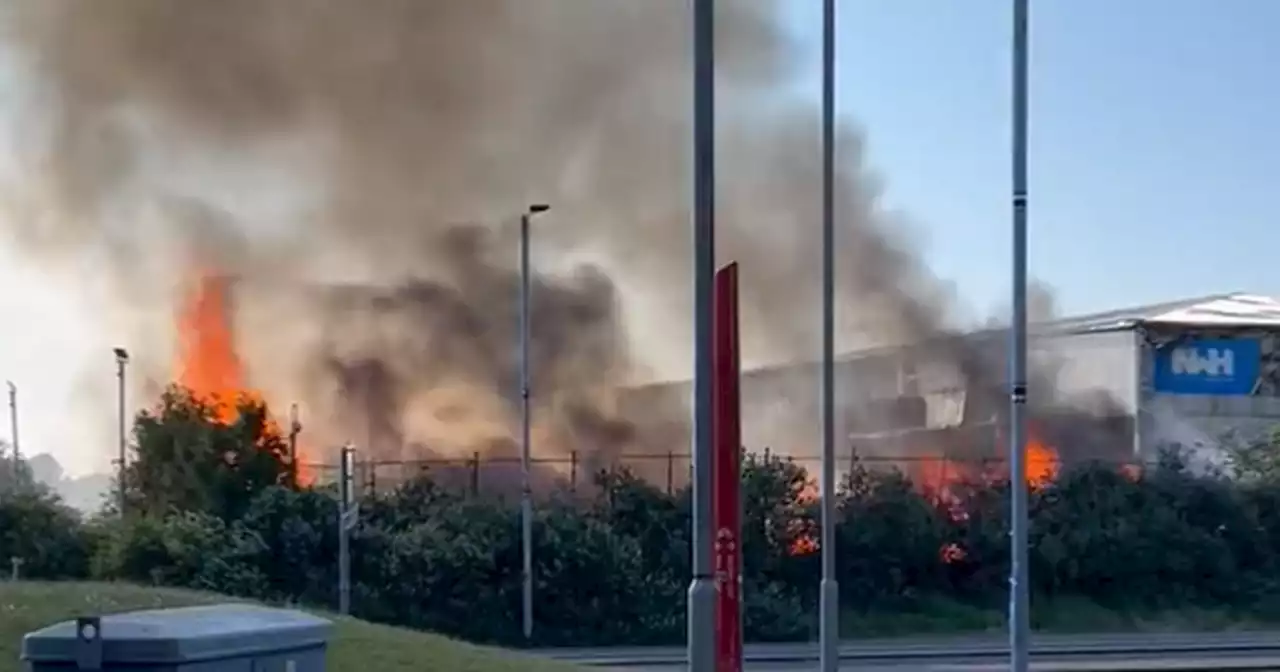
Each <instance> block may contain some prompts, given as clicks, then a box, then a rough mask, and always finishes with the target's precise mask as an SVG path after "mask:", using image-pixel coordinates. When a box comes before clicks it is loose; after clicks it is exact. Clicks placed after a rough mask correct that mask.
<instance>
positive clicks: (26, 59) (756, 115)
mask: <svg viewBox="0 0 1280 672" xmlns="http://www.w3.org/2000/svg"><path fill="white" fill-rule="evenodd" d="M783 3H785V0H778V1H777V2H766V1H764V0H756V1H752V0H739V1H722V2H720V3H719V5H720V10H719V11H720V15H719V17H718V44H717V49H718V59H719V60H718V68H719V78H720V81H719V84H718V87H719V91H720V94H719V95H720V99H719V105H718V107H719V115H720V118H719V124H720V131H719V142H720V149H719V152H720V171H719V176H718V177H719V181H720V186H719V203H718V217H719V225H720V232H719V246H720V256H721V258H723V259H726V260H728V259H735V260H737V261H739V262H740V263H741V268H742V277H743V283H744V284H743V287H742V300H743V302H744V306H743V320H744V324H743V329H744V339H745V347H746V351H747V352H746V355H747V359H748V360H750V361H754V362H765V361H788V360H794V359H797V358H809V357H812V356H813V354H814V353H816V344H817V342H818V340H817V333H816V327H817V325H818V324H819V321H818V319H817V317H818V312H817V310H818V303H817V302H818V298H819V294H818V287H819V284H818V276H817V269H818V267H819V265H818V263H817V262H818V259H819V249H818V243H819V236H818V223H819V215H820V212H819V209H818V208H819V204H820V199H819V191H818V190H819V188H820V179H819V161H818V159H819V151H818V149H819V140H820V138H819V135H818V124H817V121H818V118H817V114H816V110H815V109H814V108H813V106H811V105H809V104H807V103H802V102H793V101H790V100H789V99H788V98H787V97H786V95H785V94H784V93H783V90H784V89H785V87H787V86H788V85H789V83H790V82H791V81H792V80H793V78H794V77H795V75H796V74H797V73H796V62H795V55H796V53H797V49H796V45H795V44H792V43H791V42H790V41H789V39H788V38H787V36H786V35H785V34H784V33H783V32H782V31H781V29H780V28H779V27H778V26H777V14H778V12H779V10H780V8H781V5H782V4H783ZM687 4H688V3H687V2H686V1H685V0H643V1H636V0H536V1H534V0H432V1H429V2H427V1H423V0H361V1H360V2H352V1H350V0H315V1H313V2H306V3H299V2H296V1H295V0H217V1H216V2H213V1H210V2H186V3H175V2H173V1H172V0H112V1H111V2H101V1H93V0H15V2H14V4H13V5H12V6H11V8H10V9H9V10H7V11H8V12H9V14H10V15H9V16H7V17H5V18H6V19H8V21H7V25H9V26H10V30H9V32H8V33H7V34H6V35H5V37H6V39H7V42H8V44H9V45H10V46H12V47H13V48H14V49H13V50H14V53H15V54H16V56H17V58H18V59H19V60H20V61H21V63H22V64H23V65H24V66H25V68H26V69H27V71H28V72H29V73H30V75H31V76H30V81H31V82H33V87H32V92H33V94H34V95H37V96H39V100H41V101H42V103H43V105H44V107H43V108H42V109H43V110H44V111H45V112H46V116H45V117H44V118H43V120H42V121H41V122H40V124H38V125H35V126H33V127H32V128H31V129H29V130H31V131H32V133H33V135H32V137H39V138H42V139H43V141H44V144H43V145H41V148H40V151H39V152H37V154H38V157H39V158H38V159H36V160H33V161H32V162H31V165H30V169H31V170H30V172H29V173H28V182H27V183H25V184H23V185H20V186H21V189H20V190H19V191H20V192H21V193H22V198H23V199H25V202H27V203H28V204H30V209H31V212H33V213H39V216H32V217H29V218H25V219H21V220H17V221H15V224H16V225H17V226H18V227H20V228H19V232H18V233H19V236H20V238H21V239H22V240H23V241H25V242H26V243H27V244H28V249H29V250H30V251H34V252H39V253H41V254H45V255H47V258H48V259H49V260H50V263H53V261H54V260H63V261H71V260H77V259H83V258H84V257H85V255H92V256H93V257H94V258H95V259H98V260H103V259H105V260H106V263H107V265H108V267H109V268H110V269H111V271H112V273H111V282H112V283H113V284H112V287H113V288H114V290H115V291H114V297H115V305H116V306H117V308H118V309H119V311H121V313H122V314H123V313H125V312H127V314H128V315H130V316H131V318H130V319H133V321H134V323H135V325H136V326H137V329H136V331H135V337H136V338H137V339H139V341H140V342H139V343H138V344H137V345H136V346H135V349H136V350H137V351H139V352H141V353H147V352H151V353H166V354H164V355H163V357H164V358H167V357H168V354H167V353H168V351H169V349H170V348H171V345H169V344H171V343H172V342H173V339H174V334H173V333H172V332H171V331H167V332H166V331H165V330H163V329H157V328H156V324H157V320H156V319H155V318H154V317H149V318H147V319H146V320H142V319H141V318H139V317H138V316H139V315H147V316H154V315H164V314H169V313H170V311H172V308H173V301H174V297H175V296H178V295H179V291H180V288H181V287H182V286H184V284H185V283H188V282H190V281H191V280H192V278H191V275H192V273H193V270H192V269H194V268H196V267H200V268H216V269H218V270H219V272H222V273H227V274H230V275H234V276H236V277H237V278H238V279H239V282H238V284H237V290H236V299H237V305H238V309H237V312H236V325H235V328H236V333H237V337H238V339H239V343H240V348H241V350H242V354H243V355H244V357H245V359H246V361H247V365H248V369H249V371H248V374H249V377H250V380H251V382H252V384H253V385H255V386H257V387H260V388H262V389H264V390H265V391H266V392H267V393H268V397H269V398H271V399H274V400H277V401H278V402H279V401H291V400H299V401H301V402H303V403H304V405H305V407H306V408H307V409H308V417H310V418H312V420H311V421H310V422H309V423H308V428H309V429H308V431H309V432H311V431H314V432H315V433H313V434H309V436H313V437H320V439H313V440H321V439H322V440H323V442H325V445H334V443H336V442H338V441H341V440H345V439H353V440H355V441H357V443H367V444H369V445H373V446H375V449H376V451H377V452H378V453H381V454H387V455H392V454H395V453H397V452H398V451H400V449H401V447H402V446H404V445H409V444H420V445H425V446H427V449H428V450H432V451H436V452H444V453H451V454H455V455H457V454H463V453H465V454H469V453H470V451H472V450H495V451H502V450H509V449H510V448H509V445H510V440H511V436H512V432H511V427H512V425H513V420H514V419H515V417H516V416H515V415H514V410H515V408H516V406H515V403H514V402H515V401H516V399H515V392H516V390H517V388H516V350H515V345H514V344H515V338H514V334H515V331H514V329H515V324H516V321H515V318H516V304H515V298H516V287H517V275H516V268H515V261H516V258H517V257H516V238H515V229H514V223H515V222H514V218H515V216H516V215H517V213H519V212H520V211H522V210H523V209H524V208H525V207H526V206H527V204H529V203H532V202H549V203H551V204H552V211H551V212H550V213H548V214H546V215H544V216H542V217H541V218H540V219H539V220H537V221H536V222H535V228H534V232H535V234H534V237H535V250H534V258H535V263H536V265H537V269H538V273H537V279H536V283H535V294H536V302H535V304H534V308H533V312H534V335H535V344H534V353H535V358H534V361H533V371H534V375H535V391H536V394H537V395H538V396H536V399H537V403H538V406H539V408H538V411H539V418H540V421H539V426H538V430H537V431H538V436H539V438H540V444H539V445H540V446H548V444H550V446H549V447H548V448H546V449H542V450H557V451H563V450H566V449H568V448H569V447H578V448H581V449H584V450H596V449H598V450H611V451H617V450H621V449H622V448H623V447H625V446H626V444H627V443H628V442H630V441H631V439H632V438H633V437H634V435H635V433H636V432H642V431H644V429H645V426H646V424H647V423H649V422H650V421H654V420H657V419H655V418H647V417H634V416H626V417H619V416H618V415H617V413H616V410H615V409H613V408H612V407H611V404H610V403H609V401H608V397H609V395H607V394H604V393H602V390H608V389H611V388H613V387H616V386H618V385H620V384H624V383H630V382H634V381H637V380H642V379H645V378H675V377H684V376H687V372H688V371H689V370H690V367H689V362H690V351H689V343H690V339H691V331H690V324H689V323H690V320H689V319H688V318H689V315H690V312H691V305H690V295H689V294H690V290H689V286H690V285H689V275H690V270H689V259H690V249H689V239H690V236H689V221H690V213H689V209H690V207H689V206H690V200H691V199H690V194H689V191H688V185H689V184H690V179H689V167H690V161H689V158H690V150H689V145H688V143H689V135H690V115H689V112H690V109H691V105H690V96H691V86H690V69H689V67H688V64H689V62H690V58H689V56H690V53H689V45H690V37H689V36H690V26H689V25H688V20H689V11H688V9H687ZM839 152H840V154H839V156H840V163H841V166H842V169H841V174H840V175H839V176H838V206H837V207H838V219H839V222H840V227H841V228H840V231H839V233H838V236H839V241H840V245H839V251H838V260H837V264H838V268H839V278H838V287H839V296H840V306H839V321H840V326H841V334H840V341H841V345H842V347H854V346H860V345H869V344H882V343H893V342H900V341H916V340H919V339H921V338H925V337H929V336H933V335H938V334H941V333H943V332H944V331H945V329H944V324H945V321H946V316H947V296H946V293H945V292H944V291H943V290H942V289H941V288H940V287H941V285H940V284H939V283H937V282H935V281H934V280H933V278H932V277H931V276H930V275H929V274H928V273H927V272H926V270H925V269H923V268H922V267H921V266H920V264H919V261H918V259H917V258H916V257H915V256H914V254H913V253H912V251H911V249H910V246H909V245H906V244H905V243H904V241H899V240H895V239H894V238H893V237H892V236H890V235H888V233H887V231H888V230H890V229H891V228H893V224H894V223H893V222H892V221H889V220H888V218H887V217H886V216H885V215H884V214H883V213H881V212H879V211H878V210H877V205H876V191H875V187H874V184H873V182H872V181H871V180H869V179H867V177H866V176H865V175H864V174H863V172H862V171H863V166H862V156H861V152H862V150H861V145H860V141H859V139H858V137H857V136H856V135H855V134H853V133H852V132H850V131H849V130H847V129H846V130H845V131H843V132H842V137H841V145H840V149H839ZM947 347H951V346H947ZM945 359H949V360H950V361H951V363H952V364H953V365H954V366H955V367H956V368H958V369H959V370H960V371H961V372H963V373H964V374H965V376H966V377H968V378H969V379H971V380H978V381H983V382H982V383H981V384H980V385H979V387H980V388H982V389H987V388H990V389H992V390H994V389H995V388H996V387H997V386H995V385H994V381H995V380H996V379H998V378H999V377H1000V375H1001V374H1002V371H1001V370H1000V369H992V368H991V367H990V366H989V361H979V358H977V357H976V356H973V355H972V353H969V352H966V351H964V350H963V349H962V348H960V347H959V346H955V351H954V352H948V353H946V355H945ZM153 360H154V361H152V362H151V365H152V367H153V369H152V370H153V372H154V375H155V376H156V377H158V378H161V379H167V377H168V376H169V375H171V372H169V371H168V367H170V365H171V363H172V362H171V360H169V359H163V361H162V357H161V356H153ZM814 389H816V385H815V387H814ZM984 394H985V392H984ZM813 426H815V425H809V426H806V427H802V428H800V429H799V430H798V431H800V432H803V433H805V434H808V433H809V432H810V431H811V429H812V427H813ZM747 438H748V440H750V439H751V437H747ZM673 448H675V449H677V450H678V449H680V447H679V446H674V447H673Z"/></svg>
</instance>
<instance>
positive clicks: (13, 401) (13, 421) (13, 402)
mask: <svg viewBox="0 0 1280 672" xmlns="http://www.w3.org/2000/svg"><path fill="white" fill-rule="evenodd" d="M5 382H6V383H7V384H8V385H9V432H10V440H11V441H12V443H13V455H12V459H13V462H12V465H13V468H12V470H11V471H12V472H13V473H12V476H13V481H12V483H13V487H14V488H17V487H18V474H20V473H21V471H20V467H19V466H18V465H19V464H20V463H21V462H22V448H21V447H19V444H18V386H17V385H15V384H14V382H13V381H12V380H9V381H5Z"/></svg>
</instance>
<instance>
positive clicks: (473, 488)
mask: <svg viewBox="0 0 1280 672" xmlns="http://www.w3.org/2000/svg"><path fill="white" fill-rule="evenodd" d="M775 458H776V459H779V460H781V461H783V462H786V463H790V464H794V465H797V466H799V467H801V468H803V469H804V470H805V471H806V472H807V473H808V474H809V475H810V476H811V477H813V478H815V479H816V478H817V475H818V470H819V467H820V465H821V457H820V456H818V455H816V454H775V453H771V451H769V450H768V449H766V450H763V451H760V452H759V453H757V454H755V455H754V459H764V460H770V459H775ZM532 463H533V467H534V472H535V476H534V479H533V485H534V489H535V491H536V492H538V493H539V494H549V493H550V492H553V491H557V490H559V491H568V492H576V491H578V490H580V489H582V488H588V487H590V486H592V485H593V484H594V481H595V478H596V476H597V475H598V474H600V473H602V472H603V473H610V472H614V473H620V472H622V471H624V470H625V471H627V472H629V473H631V474H633V475H635V476H637V477H639V478H642V479H643V480H646V481H648V482H649V483H651V484H653V485H654V486H655V487H658V488H659V489H661V490H663V491H665V492H666V493H667V494H675V493H676V492H678V491H680V490H681V489H683V488H684V487H686V486H687V485H688V483H689V480H690V476H691V468H692V467H691V464H692V463H691V460H690V455H689V453H687V452H676V451H668V452H655V453H623V454H619V455H613V456H608V457H607V458H604V457H601V456H599V455H592V456H590V457H589V458H588V457H584V456H583V455H581V454H579V453H578V452H576V451H574V452H570V453H568V454H565V455H555V456H541V457H535V458H533V460H532ZM839 464H840V468H839V469H838V470H837V472H838V475H837V479H838V480H839V481H841V482H845V481H847V479H848V477H849V474H850V473H852V472H853V470H854V468H855V467H857V468H863V469H868V470H872V471H889V470H897V471H899V472H902V473H903V474H905V475H906V476H908V477H910V478H912V479H913V480H916V481H922V482H926V483H951V482H954V481H956V480H961V479H972V478H980V477H994V478H999V477H1000V476H1002V475H1003V474H1006V473H1007V460H1006V459H1005V458H1002V457H982V458H975V457H953V456H946V455H870V456H864V455H858V454H856V453H854V452H853V451H844V452H843V454H841V455H840V456H839ZM1108 464H1113V465H1114V466H1115V467H1116V468H1123V469H1136V468H1138V467H1139V466H1140V465H1137V464H1133V463H1130V462H1123V461H1114V462H1108ZM1032 467H1033V469H1032V470H1033V471H1035V470H1036V469H1040V470H1043V471H1045V472H1056V471H1057V470H1059V469H1061V468H1062V463H1061V462H1060V461H1059V460H1057V459H1056V458H1055V459H1046V460H1042V461H1040V462H1033V463H1032ZM305 469H306V471H307V472H308V473H309V474H311V475H312V478H313V479H314V482H315V483H316V484H318V485H325V484H333V483H337V481H338V467H337V465H334V464H307V465H305ZM424 475H429V476H430V477H431V479H432V480H433V481H435V482H436V483H437V484H439V485H441V486H444V487H447V488H450V489H454V490H456V491H459V492H462V493H465V494H468V495H482V494H488V493H499V494H509V493H511V492H515V491H516V489H518V487H519V479H520V458H519V457H514V456H496V455H485V454H482V453H478V452H477V453H473V454H472V455H470V456H468V457H464V458H423V459H411V460H357V462H356V466H355V476H356V482H357V483H358V484H359V488H360V491H361V492H362V493H364V494H374V493H384V492H389V491H391V490H393V489H395V488H396V487H398V486H399V485H401V484H402V483H405V482H407V481H410V480H412V479H415V478H419V477H422V476H424ZM1032 475H1033V476H1034V475H1035V474H1032Z"/></svg>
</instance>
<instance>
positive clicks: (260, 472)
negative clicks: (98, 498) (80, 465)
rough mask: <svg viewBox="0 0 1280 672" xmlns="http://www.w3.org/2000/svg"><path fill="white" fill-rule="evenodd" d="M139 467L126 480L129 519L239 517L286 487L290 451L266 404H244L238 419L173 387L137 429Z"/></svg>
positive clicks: (137, 422) (243, 401)
mask: <svg viewBox="0 0 1280 672" xmlns="http://www.w3.org/2000/svg"><path fill="white" fill-rule="evenodd" d="M134 442H135V448H134V453H135V454H134V459H133V460H132V461H131V462H130V464H129V467H128V469H127V471H126V474H125V484H126V502H127V506H128V508H129V511H133V512H141V513H143V514H148V515H165V514H167V513H169V512H172V511H196V512H202V513H208V514H210V515H213V516H215V517H219V518H222V519H225V520H232V519H235V518H237V517H239V516H240V515H241V514H242V513H244V511H245V510H246V509H247V508H248V506H249V502H250V501H251V500H252V499H253V497H254V496H255V495H256V494H257V493H258V492H260V491H262V490H263V489H264V488H267V487H270V486H273V485H277V484H280V483H283V482H285V480H286V478H287V473H288V459H289V458H288V456H289V450H288V444H287V443H286V442H285V440H284V439H283V438H282V437H281V436H280V434H279V432H278V431H276V428H275V426H274V425H273V424H272V423H271V419H270V415H269V413H268V411H267V407H266V405H265V404H263V403H261V402H258V401H254V400H250V399H241V400H240V403H239V412H238V415H237V417H236V419H235V420H234V421H232V422H230V423H226V422H222V421H221V420H219V418H218V414H217V407H216V405H215V404H213V403H211V402H209V401H207V400H203V399H200V398H197V397H196V396H194V395H192V394H191V392H190V391H188V390H185V389H182V388H178V387H171V388H170V389H169V390H167V391H166V392H165V393H164V395H163V396H162V397H161V400H160V404H159V406H158V408H156V409H155V410H154V411H142V412H141V413H139V414H138V416H137V419H136V420H135V423H134Z"/></svg>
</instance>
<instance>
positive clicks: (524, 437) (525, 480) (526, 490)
mask: <svg viewBox="0 0 1280 672" xmlns="http://www.w3.org/2000/svg"><path fill="white" fill-rule="evenodd" d="M550 209H551V206H549V205H547V204H545V203H535V204H533V205H530V206H529V207H528V208H526V209H525V211H524V212H523V213H521V214H520V554H521V563H520V582H521V596H520V604H521V607H522V609H521V611H522V614H521V624H522V626H523V628H524V637H525V639H530V638H532V637H533V483H532V479H533V475H532V471H533V454H532V445H531V444H532V432H531V429H530V427H531V424H530V423H531V421H532V418H531V415H530V410H529V397H530V393H531V390H530V386H529V339H530V329H529V325H530V320H529V300H530V286H529V285H530V281H529V278H530V268H529V222H530V220H532V219H533V218H534V216H536V215H540V214H542V213H544V212H546V211H548V210H550Z"/></svg>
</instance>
